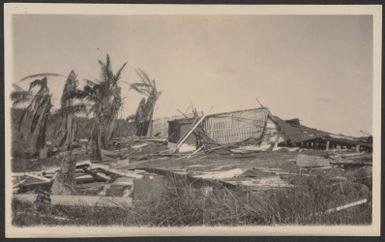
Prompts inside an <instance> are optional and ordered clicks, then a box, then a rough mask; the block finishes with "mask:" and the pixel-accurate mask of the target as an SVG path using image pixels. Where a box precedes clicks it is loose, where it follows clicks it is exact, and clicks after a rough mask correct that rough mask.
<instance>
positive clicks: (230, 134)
mask: <svg viewBox="0 0 385 242" xmlns="http://www.w3.org/2000/svg"><path fill="white" fill-rule="evenodd" d="M267 116H268V110H267V109H264V108H257V109H248V110H241V111H235V112H226V113H219V114H213V115H209V116H207V117H206V118H205V120H203V122H202V127H203V130H204V131H205V133H206V135H207V136H208V137H209V138H211V139H213V140H214V141H215V142H217V143H218V144H230V143H236V142H240V141H243V140H246V139H248V138H261V136H262V134H263V130H264V127H265V125H266V120H267Z"/></svg>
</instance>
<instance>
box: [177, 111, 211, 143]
mask: <svg viewBox="0 0 385 242" xmlns="http://www.w3.org/2000/svg"><path fill="white" fill-rule="evenodd" d="M205 118H206V115H202V117H201V118H200V119H199V120H198V121H197V122H196V123H195V124H194V126H193V127H192V128H191V129H190V130H189V131H188V132H187V133H186V135H185V136H183V138H182V139H181V140H180V142H178V144H177V145H176V150H178V149H179V148H180V147H181V146H182V145H183V143H184V142H185V141H186V140H187V138H188V137H189V136H190V135H191V133H192V132H194V130H195V129H196V128H197V127H198V125H199V124H200V123H202V121H203V120H204V119H205Z"/></svg>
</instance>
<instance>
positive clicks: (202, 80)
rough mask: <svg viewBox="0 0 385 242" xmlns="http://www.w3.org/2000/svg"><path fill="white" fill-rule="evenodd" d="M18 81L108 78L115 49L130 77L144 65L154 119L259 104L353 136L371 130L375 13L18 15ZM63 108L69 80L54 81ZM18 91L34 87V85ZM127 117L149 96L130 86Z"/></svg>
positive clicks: (15, 28)
mask: <svg viewBox="0 0 385 242" xmlns="http://www.w3.org/2000/svg"><path fill="white" fill-rule="evenodd" d="M13 20H14V21H13V37H14V40H13V44H14V61H15V62H14V70H15V73H14V77H15V79H14V80H13V81H14V82H18V81H19V80H20V79H21V78H23V77H24V76H26V75H30V74H35V73H41V72H57V73H61V74H63V75H67V74H68V73H69V72H70V70H71V69H74V70H75V71H76V73H77V74H78V76H79V79H80V80H82V79H86V78H87V79H94V78H97V77H98V76H99V64H98V63H97V60H98V59H104V58H105V55H106V53H109V54H110V56H111V60H112V65H113V67H114V69H115V70H116V69H117V68H119V67H120V65H122V64H123V63H124V62H128V65H127V68H126V69H125V71H124V72H123V74H122V79H121V80H122V81H124V82H135V81H138V77H137V76H136V74H135V71H134V68H137V67H140V68H142V69H143V70H145V71H146V72H147V73H148V74H149V75H150V77H152V78H154V79H155V80H156V82H157V85H158V87H159V89H160V90H161V91H162V95H161V96H160V98H159V101H158V103H157V106H156V110H155V117H165V116H171V115H175V114H178V112H177V109H179V110H182V111H190V110H191V109H189V106H190V105H191V104H192V105H194V106H195V107H196V108H198V109H199V110H203V111H206V112H207V111H208V110H210V109H212V110H211V112H222V111H231V110H239V109H246V108H253V107H258V104H257V102H256V101H255V98H258V99H259V100H260V101H261V102H262V103H263V104H264V105H265V106H267V107H269V108H270V110H271V111H272V113H273V114H275V115H277V116H280V117H281V118H283V119H289V118H296V117H298V118H300V120H301V121H302V123H303V124H305V125H308V126H310V127H314V128H318V129H323V130H327V131H331V132H336V133H343V134H348V135H360V132H359V131H360V130H365V131H368V132H371V128H372V118H371V117H372V18H371V17H370V16H262V15H261V16H71V15H67V16H64V15H62V16H58V15H56V16H53V15H18V16H15V17H14V19H13ZM49 81H50V89H51V91H52V93H53V96H54V102H55V103H58V100H59V99H60V95H61V91H62V87H63V85H64V81H65V78H51V79H50V80H49ZM19 85H21V86H23V87H26V86H27V85H28V84H27V83H26V82H21V83H19ZM121 87H122V93H123V97H126V99H124V111H123V114H122V115H123V117H127V116H128V115H130V114H133V113H135V110H136V107H137V105H138V103H139V100H140V96H139V95H138V94H136V93H135V92H134V91H130V90H129V86H128V85H127V84H124V83H123V82H122V83H121Z"/></svg>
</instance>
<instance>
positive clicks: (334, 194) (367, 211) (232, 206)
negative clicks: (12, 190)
mask: <svg viewBox="0 0 385 242" xmlns="http://www.w3.org/2000/svg"><path fill="white" fill-rule="evenodd" d="M292 183H293V184H295V185H296V186H297V187H296V189H289V190H277V191H263V192H262V191H261V192H241V191H233V190H229V189H226V188H223V187H222V188H216V189H214V190H213V192H212V193H205V192H204V190H202V189H200V188H197V187H194V186H192V184H191V183H189V182H188V180H187V179H183V178H180V177H170V178H169V179H168V181H167V184H166V188H167V189H165V191H164V192H163V193H162V194H161V195H160V196H156V197H154V196H153V197H151V198H150V199H148V200H144V201H141V202H135V203H134V207H133V208H131V209H128V208H127V209H123V208H96V207H95V208H87V207H82V206H77V207H71V208H69V207H63V206H51V207H47V208H46V209H45V210H44V211H38V210H37V209H36V208H35V207H34V206H33V205H32V204H28V203H22V202H18V201H13V207H12V208H13V212H14V217H13V224H14V225H17V226H31V225H41V224H44V225H66V224H67V225H68V224H71V225H130V226H132V225H135V226H143V225H145V226H198V225H231V226H242V225H272V224H306V225H308V224H333V225H337V224H370V223H371V203H370V202H369V203H368V204H365V205H361V206H357V207H354V208H350V209H346V210H344V211H340V212H335V213H330V214H323V215H322V214H318V215H316V213H318V212H322V211H326V210H327V209H329V208H332V207H335V206H338V205H343V204H346V203H349V202H352V201H356V200H358V199H360V198H363V197H367V198H370V192H369V190H368V189H365V188H364V187H362V186H361V185H360V184H346V183H345V184H339V185H333V184H331V183H330V181H328V180H325V179H322V177H318V178H314V177H297V178H295V180H293V181H292Z"/></svg>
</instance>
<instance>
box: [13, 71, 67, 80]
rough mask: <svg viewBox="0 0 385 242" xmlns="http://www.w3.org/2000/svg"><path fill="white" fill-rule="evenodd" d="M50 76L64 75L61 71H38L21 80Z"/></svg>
mask: <svg viewBox="0 0 385 242" xmlns="http://www.w3.org/2000/svg"><path fill="white" fill-rule="evenodd" d="M49 76H52V77H57V76H63V75H62V74H59V73H53V72H45V73H38V74H33V75H29V76H26V77H23V78H22V79H21V80H20V82H21V81H24V80H27V79H33V78H39V77H49Z"/></svg>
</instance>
